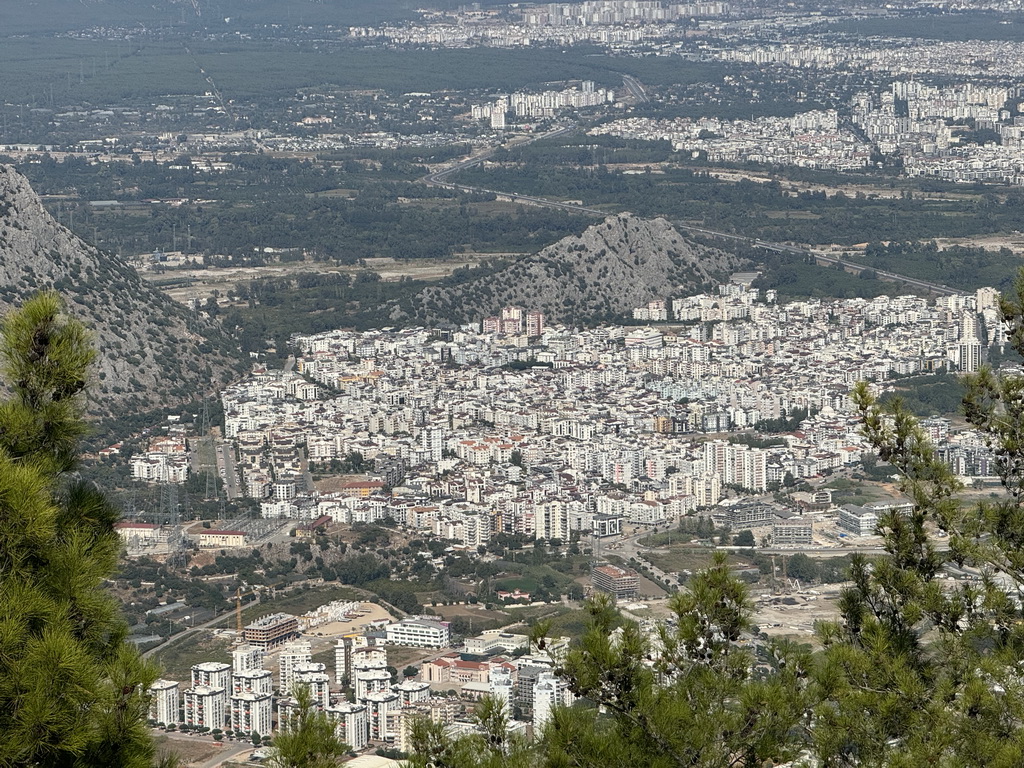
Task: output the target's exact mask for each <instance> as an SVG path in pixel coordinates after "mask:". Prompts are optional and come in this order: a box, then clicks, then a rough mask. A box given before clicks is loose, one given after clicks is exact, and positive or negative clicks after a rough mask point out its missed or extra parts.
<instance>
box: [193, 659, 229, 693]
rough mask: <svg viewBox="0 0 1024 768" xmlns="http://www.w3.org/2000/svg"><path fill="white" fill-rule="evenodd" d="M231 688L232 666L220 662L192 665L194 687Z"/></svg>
mask: <svg viewBox="0 0 1024 768" xmlns="http://www.w3.org/2000/svg"><path fill="white" fill-rule="evenodd" d="M198 685H205V686H208V687H210V688H223V689H224V690H228V689H230V688H231V665H230V664H224V663H223V662H220V661H204V662H203V663H201V664H193V665H192V687H193V688H195V687H196V686H198Z"/></svg>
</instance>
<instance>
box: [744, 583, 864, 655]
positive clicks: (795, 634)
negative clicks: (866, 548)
mask: <svg viewBox="0 0 1024 768" xmlns="http://www.w3.org/2000/svg"><path fill="white" fill-rule="evenodd" d="M845 586H846V585H844V584H823V585H821V586H816V587H815V588H814V589H808V590H801V591H799V592H780V593H777V594H764V595H761V596H760V597H759V598H758V600H757V602H756V603H755V609H754V617H753V621H754V624H756V625H757V626H758V627H759V628H760V629H761V631H762V632H764V633H765V634H767V635H769V636H771V637H784V638H788V639H790V640H794V641H797V642H802V643H807V642H814V640H815V638H814V626H815V624H816V623H817V622H819V621H828V620H832V619H835V618H836V617H837V616H838V613H839V609H838V607H837V605H836V603H837V601H838V599H839V594H840V592H841V591H842V589H843V588H844V587H845Z"/></svg>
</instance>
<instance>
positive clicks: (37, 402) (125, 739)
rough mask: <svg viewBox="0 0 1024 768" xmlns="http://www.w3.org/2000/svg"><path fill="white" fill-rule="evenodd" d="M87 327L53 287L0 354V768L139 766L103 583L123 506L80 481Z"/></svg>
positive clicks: (141, 733)
mask: <svg viewBox="0 0 1024 768" xmlns="http://www.w3.org/2000/svg"><path fill="white" fill-rule="evenodd" d="M94 356H95V352H94V350H93V349H92V346H91V340H90V337H89V334H88V333H87V331H86V330H85V328H84V327H83V326H82V325H81V324H80V323H79V322H77V321H75V320H73V319H71V318H69V317H68V316H67V315H66V314H65V313H64V311H63V306H62V303H61V301H60V299H59V298H58V297H57V296H56V295H55V294H52V293H45V294H41V295H38V296H36V297H35V298H32V299H30V300H29V301H27V302H26V303H25V304H24V306H23V307H22V308H21V309H20V310H17V311H14V312H12V313H11V314H10V315H8V316H7V317H6V318H5V320H4V322H3V325H2V329H0V362H2V370H3V374H4V375H5V377H6V379H7V383H8V385H9V391H10V396H9V397H8V398H7V399H6V400H5V401H4V402H2V403H0V768H16V767H20V766H54V767H56V768H61V767H63V766H68V767H69V768H70V767H71V766H75V767H76V768H78V767H80V766H103V768H135V767H136V766H137V767H138V768H142V767H143V766H149V765H151V764H152V761H153V753H154V749H153V745H152V742H151V739H150V736H149V731H148V729H147V728H146V710H147V706H148V698H147V693H146V689H147V688H148V686H149V685H150V683H151V682H152V681H153V679H154V678H155V677H156V674H155V672H154V670H153V669H151V668H150V667H149V666H148V665H146V664H145V663H143V662H142V661H141V660H140V658H139V655H138V652H137V650H136V649H135V648H134V647H133V646H131V645H130V644H129V643H127V641H126V637H127V633H128V630H127V625H126V624H125V623H124V621H123V620H122V619H121V617H120V615H119V613H118V606H117V603H116V601H115V600H114V599H113V598H112V596H111V595H110V594H109V593H108V592H107V591H106V590H105V588H104V585H103V582H104V580H105V579H107V578H109V577H110V576H111V575H112V574H113V573H114V570H115V568H116V565H117V556H118V551H119V541H118V536H117V533H116V532H115V530H114V523H115V522H116V520H117V513H116V511H115V509H114V508H113V506H112V505H111V504H110V503H109V502H108V501H107V500H106V498H104V496H103V494H102V493H101V492H100V491H98V490H97V489H96V488H94V487H92V486H90V485H88V484H85V483H83V482H81V481H78V480H77V479H76V478H75V475H74V472H73V470H74V468H75V465H76V462H77V445H78V440H79V438H80V437H81V435H82V434H83V432H84V429H85V426H84V422H83V420H82V397H83V394H82V393H83V391H84V390H85V387H86V384H87V382H88V376H89V366H90V364H91V363H92V361H93V358H94Z"/></svg>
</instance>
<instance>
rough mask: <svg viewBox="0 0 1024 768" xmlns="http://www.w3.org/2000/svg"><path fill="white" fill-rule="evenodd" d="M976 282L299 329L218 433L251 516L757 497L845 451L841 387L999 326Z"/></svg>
mask: <svg viewBox="0 0 1024 768" xmlns="http://www.w3.org/2000/svg"><path fill="white" fill-rule="evenodd" d="M749 277H750V276H746V277H744V278H743V279H744V280H749ZM995 297H996V293H995V292H994V291H992V290H991V289H983V290H981V291H978V292H977V294H975V295H972V296H949V297H941V298H939V299H936V300H935V301H927V300H925V299H922V298H919V297H915V296H900V297H884V296H883V297H879V298H876V299H873V300H866V299H848V300H840V301H819V300H811V301H799V302H792V303H790V304H786V305H782V306H779V305H777V304H776V303H775V297H774V293H773V292H771V291H769V292H768V293H767V295H766V300H762V299H761V298H760V296H759V293H758V291H756V290H753V289H751V288H750V287H749V283H739V284H736V283H731V284H729V285H723V286H721V287H720V289H719V291H718V292H717V293H716V294H705V295H699V296H693V297H688V298H683V299H675V300H672V301H671V302H669V301H666V302H662V303H657V306H656V307H653V308H652V307H651V306H648V307H647V308H643V309H644V311H647V312H651V311H657V312H659V313H660V312H665V313H668V312H669V311H671V316H672V318H673V319H674V320H675V321H677V322H680V323H683V324H684V325H685V326H686V327H685V328H684V329H683V330H682V331H681V332H678V333H666V332H664V331H662V330H660V329H658V328H654V327H639V328H637V327H634V328H627V327H621V326H606V327H601V328H594V329H589V330H573V329H569V328H565V327H561V326H555V327H547V326H545V327H544V328H543V330H542V331H541V333H540V334H539V335H537V336H530V335H527V333H526V332H525V328H524V327H520V326H519V325H516V330H518V332H514V333H511V334H506V333H503V332H501V331H502V330H508V329H507V328H506V327H505V325H504V322H505V321H504V320H499V322H498V323H497V324H496V325H495V324H494V323H492V324H491V325H489V326H487V327H488V329H489V330H488V331H487V332H480V331H478V330H476V328H474V327H469V326H467V327H465V328H463V329H461V330H459V331H455V332H444V333H439V332H434V331H430V330H428V329H422V328H410V329H405V330H400V331H394V330H381V331H369V332H364V333H356V332H349V331H334V332H329V333H323V334H317V335H315V336H303V337H299V338H297V339H296V341H297V343H298V345H299V347H300V348H301V350H302V354H301V357H300V359H299V361H298V371H297V372H291V373H283V372H271V371H264V372H261V373H258V374H255V375H253V376H252V377H250V378H249V379H247V380H245V381H244V382H242V383H239V384H237V385H235V386H233V387H231V388H230V389H229V390H227V391H226V392H225V393H224V395H223V400H224V411H225V414H226V434H227V436H228V437H229V438H232V439H234V440H235V444H236V446H237V450H238V454H239V464H240V465H241V466H242V467H243V468H244V486H245V487H246V488H247V489H248V490H249V491H250V494H251V495H252V496H255V497H256V498H260V499H262V500H263V501H262V504H263V511H264V515H266V516H275V517H288V518H295V519H302V520H317V519H320V518H323V517H329V518H330V519H332V520H334V521H336V522H341V523H355V522H375V521H379V520H382V519H384V518H390V519H392V520H394V521H396V522H397V523H398V524H399V525H403V526H406V527H407V528H409V529H412V530H415V531H422V532H425V533H433V534H435V535H437V536H440V537H443V538H446V539H452V540H455V541H459V542H462V543H463V544H464V545H466V546H467V547H472V548H475V547H478V546H480V545H483V544H487V543H488V541H489V540H490V538H491V537H492V536H493V535H495V534H497V533H515V534H521V535H525V536H528V537H536V538H542V539H561V540H567V539H568V538H570V537H571V535H572V534H573V532H574V531H579V532H583V533H588V534H589V533H597V534H598V535H605V534H607V533H608V532H609V531H614V530H618V529H619V527H620V526H621V523H622V522H623V521H631V522H634V523H637V524H649V525H658V524H662V523H665V522H668V521H671V520H674V519H676V518H678V517H680V516H681V515H686V514H690V513H692V512H694V511H695V510H697V509H699V508H709V507H714V506H715V505H717V504H718V503H719V501H720V500H721V499H722V497H723V494H724V489H725V488H727V487H731V488H735V489H737V490H739V489H743V490H746V491H748V492H752V493H762V492H764V491H766V490H769V489H770V488H771V487H773V485H774V484H776V483H779V482H781V481H782V480H783V479H784V478H785V477H786V475H787V474H790V475H792V477H794V478H812V477H816V476H819V475H821V474H822V473H825V472H827V471H829V470H833V469H836V468H839V467H842V466H846V465H851V464H855V463H856V462H858V461H859V459H860V457H861V453H862V451H863V450H864V444H863V442H862V439H861V438H860V436H859V435H858V432H857V420H856V417H855V414H854V413H853V411H852V406H851V404H850V400H849V397H848V393H849V390H850V387H851V386H852V385H853V384H854V383H856V382H857V381H860V380H862V379H870V380H874V381H877V382H884V381H885V379H887V378H888V377H890V376H892V375H908V374H914V373H927V372H933V371H943V370H964V371H970V370H974V369H976V368H977V366H978V364H979V363H980V361H981V359H982V357H983V354H984V350H985V349H986V347H987V346H988V345H990V344H995V345H1001V344H1003V343H1004V341H1005V339H1004V335H1003V334H1004V331H1003V328H1002V326H1001V324H1000V323H999V320H998V313H997V309H996V300H995ZM669 308H670V309H669ZM515 309H516V308H509V312H508V314H509V316H510V317H511V316H512V315H514V314H515V312H513V311H512V310H515ZM520 312H521V313H522V314H523V315H524V316H525V312H523V311H522V310H520ZM505 314H506V313H502V317H504V316H505ZM510 322H511V321H510ZM310 381H313V382H318V384H319V386H318V385H317V384H311V383H310ZM325 392H330V393H331V394H330V396H324V395H323V394H322V393H325ZM797 413H800V414H808V418H806V419H804V420H803V421H802V422H801V423H800V424H799V425H798V426H799V429H793V427H790V429H791V430H792V431H790V432H788V433H787V434H786V435H785V440H784V444H781V445H776V446H773V447H770V448H759V447H750V446H747V445H734V444H732V443H730V442H728V441H725V440H715V441H711V442H706V441H705V442H698V441H696V440H695V439H694V438H696V437H697V436H698V435H700V434H701V433H718V432H727V431H732V430H739V429H747V428H751V427H757V426H758V425H759V424H762V423H763V422H766V421H771V420H774V421H775V422H776V423H778V422H780V421H781V420H782V419H784V418H789V417H792V416H793V415H794V414H797ZM795 426H797V425H796V424H795V423H794V427H795ZM303 451H305V452H306V453H307V454H308V456H309V459H310V461H313V462H318V463H320V462H330V461H332V460H339V461H340V460H343V459H345V457H351V456H352V455H358V456H359V457H360V458H361V460H362V462H363V463H364V465H365V467H366V469H367V470H368V473H369V475H368V479H367V480H364V481H359V482H351V483H348V484H347V485H345V486H344V487H343V488H342V489H341V490H340V491H338V492H334V493H323V494H318V493H312V492H308V491H306V490H305V489H304V485H302V484H301V483H300V482H299V481H298V480H297V474H296V473H297V471H298V466H299V463H300V457H301V454H302V452H303Z"/></svg>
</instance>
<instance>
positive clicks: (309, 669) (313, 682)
mask: <svg viewBox="0 0 1024 768" xmlns="http://www.w3.org/2000/svg"><path fill="white" fill-rule="evenodd" d="M293 674H294V677H293V680H292V692H294V691H295V690H296V689H297V688H298V687H299V686H300V685H304V686H306V688H307V689H308V690H309V693H310V695H311V696H312V698H313V703H314V704H316V706H318V707H320V708H321V709H323V708H324V707H326V706H327V705H328V704H330V703H331V689H330V680H331V678H330V677H328V675H327V667H326V666H325V665H323V664H319V663H316V662H309V663H306V664H296V665H295V668H294V670H293Z"/></svg>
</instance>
